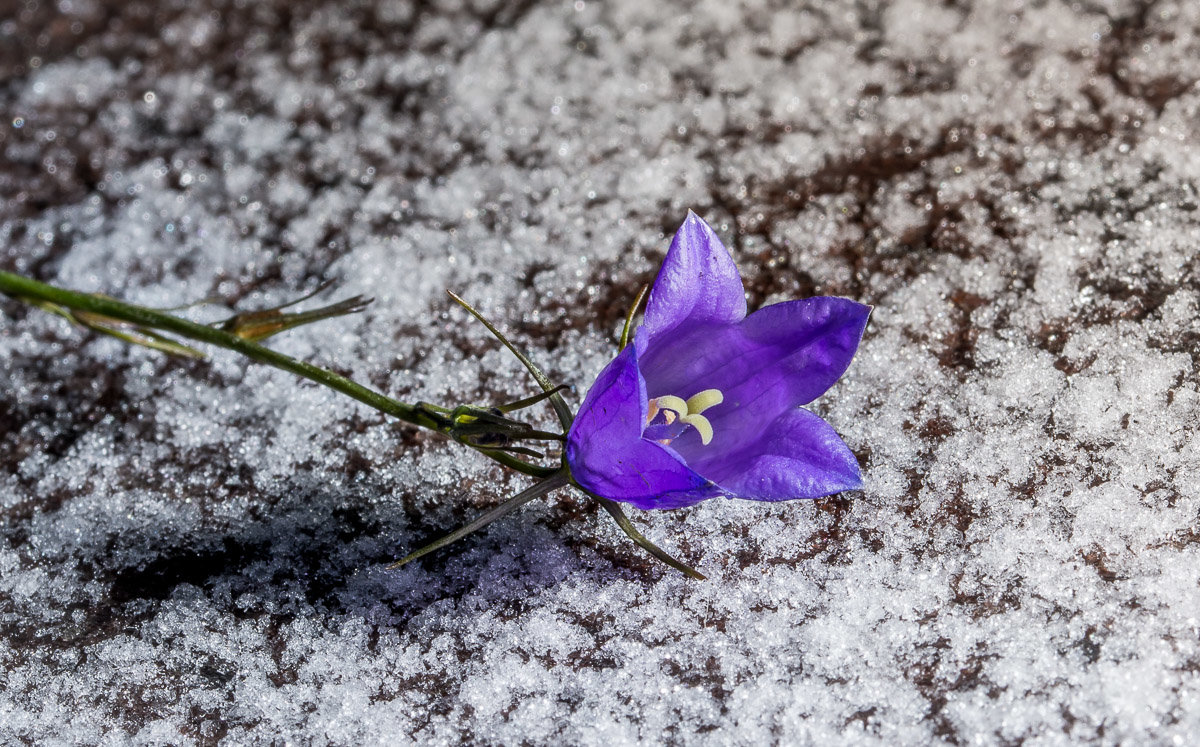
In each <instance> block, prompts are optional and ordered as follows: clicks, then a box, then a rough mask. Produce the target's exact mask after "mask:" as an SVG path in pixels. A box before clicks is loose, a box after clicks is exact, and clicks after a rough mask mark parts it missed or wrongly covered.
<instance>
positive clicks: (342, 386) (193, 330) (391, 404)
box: [0, 270, 555, 477]
mask: <svg viewBox="0 0 1200 747" xmlns="http://www.w3.org/2000/svg"><path fill="white" fill-rule="evenodd" d="M0 293H4V294H7V295H9V296H13V297H14V298H17V299H24V300H28V301H31V302H44V303H45V302H48V303H53V304H58V305H59V306H63V307H66V308H69V309H73V310H75V311H83V312H88V313H91V314H99V315H101V316H105V317H109V318H112V319H117V320H119V321H122V322H127V323H129V324H136V325H139V326H141V327H149V328H152V329H161V330H166V331H168V332H174V333H175V334H177V335H179V336H181V337H185V338H188V339H190V340H198V341H200V342H206V343H209V344H210V345H216V346H218V347H222V348H225V349H227V350H232V351H234V352H236V353H241V354H242V355H244V356H246V357H247V358H250V359H251V360H254V361H257V362H259V363H264V364H266V365H268V366H274V367H275V368H278V369H281V370H283V371H287V372H289V373H293V374H295V375H297V376H300V377H303V378H305V379H309V380H310V381H315V382H316V383H318V384H321V385H322V386H326V387H329V388H330V389H333V390H334V391H337V392H341V393H342V394H345V395H346V396H348V397H352V398H354V399H356V400H358V401H359V402H362V403H363V404H365V405H368V406H370V407H373V408H374V409H376V410H378V411H380V412H382V413H386V414H388V415H391V416H392V417H394V418H398V419H399V420H403V421H404V422H406V423H411V424H413V425H416V426H420V427H422V428H430V429H433V430H439V428H438V423H437V421H436V420H435V419H433V418H432V417H430V415H429V414H428V413H426V412H422V410H421V409H420V408H418V407H415V406H413V405H409V404H406V403H404V402H400V401H398V400H395V399H392V398H391V397H388V396H386V395H383V394H380V393H379V392H376V391H374V390H372V389H368V388H367V387H365V386H362V385H361V384H356V383H355V382H353V381H351V380H350V379H347V378H346V377H345V376H340V375H338V374H336V373H334V372H333V371H328V370H326V369H324V368H321V367H319V366H314V365H312V364H311V363H305V362H304V361H299V360H296V359H295V358H292V357H290V356H287V355H284V354H283V353H278V352H276V351H274V350H271V349H270V348H266V347H263V346H262V345H259V344H257V343H254V342H250V341H249V340H245V339H243V338H241V337H238V336H237V335H235V334H231V333H229V332H226V331H224V330H220V329H216V328H213V327H209V326H207V325H204V324H199V323H197V322H192V321H189V320H187V319H183V318H181V317H177V316H172V315H171V314H167V313H164V312H162V311H159V310H156V309H150V308H147V307H145V306H137V305H134V304H129V303H124V302H122V301H118V300H116V299H115V298H108V297H105V296H100V295H94V294H90V293H78V292H75V291H69V290H66V289H64V288H57V287H55V286H53V285H47V284H46V283H41V282H38V281H37V280H33V279H32V278H27V277H24V276H22V275H16V274H13V273H11V272H5V271H3V270H0ZM487 456H488V457H490V458H492V459H494V460H496V461H497V462H500V463H501V464H503V465H504V466H506V467H510V468H512V469H515V470H518V471H520V472H524V473H525V474H528V475H533V476H535V477H546V476H547V475H551V474H554V473H555V470H553V469H550V468H546V467H539V466H537V465H533V464H529V463H527V462H524V461H522V460H520V459H517V458H516V457H513V456H511V455H508V454H503V453H494V452H489V453H487Z"/></svg>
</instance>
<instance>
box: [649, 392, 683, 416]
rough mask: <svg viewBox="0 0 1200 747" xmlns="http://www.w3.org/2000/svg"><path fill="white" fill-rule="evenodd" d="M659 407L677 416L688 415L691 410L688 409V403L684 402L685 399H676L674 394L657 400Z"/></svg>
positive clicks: (665, 395)
mask: <svg viewBox="0 0 1200 747" xmlns="http://www.w3.org/2000/svg"><path fill="white" fill-rule="evenodd" d="M657 401H658V406H659V407H661V408H662V409H664V410H672V411H674V412H675V414H676V415H687V414H688V413H689V412H691V410H689V409H688V405H687V402H684V401H683V397H676V396H675V395H674V394H664V395H663V396H661V397H658V398H657Z"/></svg>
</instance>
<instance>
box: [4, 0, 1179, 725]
mask: <svg viewBox="0 0 1200 747" xmlns="http://www.w3.org/2000/svg"><path fill="white" fill-rule="evenodd" d="M792 6H793V4H790V3H774V2H768V1H767V0H749V1H748V2H744V3H738V4H734V3H726V2H705V3H695V4H692V3H678V4H671V3H641V2H634V1H633V0H620V1H616V2H610V3H594V2H575V1H573V0H572V1H570V2H531V3H495V2H458V1H447V2H435V3H428V4H415V3H409V2H403V1H399V0H397V1H394V2H374V3H373V2H365V1H364V2H349V3H346V2H325V3H322V2H300V3H296V2H289V3H284V2H279V1H277V0H263V1H262V2H255V3H223V2H210V3H200V4H185V3H163V4H151V5H145V4H139V3H124V2H116V1H115V0H112V1H104V2H101V1H99V0H97V1H95V2H69V3H68V2H59V3H49V2H47V1H46V0H30V2H26V3H23V4H22V5H21V8H20V10H19V11H17V12H16V13H15V14H14V15H13V16H12V17H11V18H7V19H2V20H0V41H2V42H3V43H2V44H0V50H2V51H0V71H2V72H0V80H4V81H5V83H4V85H3V86H2V87H0V110H3V111H4V112H5V114H4V117H3V119H2V120H0V152H2V153H3V158H0V267H3V268H4V269H9V270H14V271H19V272H24V273H28V274H33V275H35V276H37V277H39V278H42V279H45V280H48V281H51V282H56V283H59V284H62V285H66V286H69V287H73V288H79V289H84V290H90V291H102V292H107V293H111V294H113V295H118V296H121V297H124V298H128V299H130V300H132V301H136V302H140V303H145V304H149V305H157V306H174V305H178V304H183V303H189V302H193V301H197V300H200V299H203V298H206V297H212V296H216V297H219V298H221V299H223V300H224V301H226V302H231V303H236V304H238V307H239V308H254V307H265V306H269V305H272V304H277V303H281V302H284V301H287V300H290V299H293V298H296V297H298V296H300V295H303V294H304V293H305V292H307V291H309V290H311V289H312V288H314V287H315V286H316V285H317V284H318V283H319V282H321V281H322V280H324V279H333V280H335V281H336V290H331V291H327V292H326V294H325V295H323V296H322V297H321V299H333V298H335V297H340V296H341V295H345V296H350V295H355V294H359V293H362V294H366V295H369V296H373V297H375V298H376V301H375V303H374V304H373V305H372V306H371V307H369V308H368V309H367V310H366V311H365V312H364V313H362V314H360V315H357V316H354V317H350V318H345V319H340V320H335V321H328V322H323V323H321V324H319V325H314V326H312V327H309V328H302V329H299V330H294V331H292V332H289V333H287V334H286V335H284V336H281V337H279V338H276V339H274V340H273V341H272V343H271V344H272V345H273V346H275V347H276V348H278V349H279V350H281V351H283V352H286V353H288V354H290V355H295V356H299V357H302V358H304V359H306V360H312V361H314V362H317V363H320V364H323V365H327V366H333V367H335V368H336V369H337V370H339V371H343V372H346V373H348V374H349V375H350V376H352V377H353V378H355V379H356V380H359V381H362V382H364V383H367V384H370V385H371V386H374V387H377V388H380V389H382V390H384V391H386V392H387V393H389V394H391V395H393V396H396V397H398V398H400V399H403V400H406V401H413V402H415V401H421V400H427V401H432V402H440V403H446V404H457V403H466V402H472V403H496V402H502V401H507V400H512V399H516V398H519V397H523V396H527V395H528V394H530V393H532V391H533V384H532V382H530V381H529V380H528V377H527V376H526V375H525V374H524V373H523V372H522V369H521V368H520V366H519V365H518V364H517V363H516V361H514V360H512V358H511V357H510V356H509V355H508V354H507V353H505V352H504V351H503V350H502V349H500V348H499V346H498V345H497V344H496V343H495V342H494V341H493V340H491V339H490V337H489V336H488V334H487V333H486V331H485V330H483V329H482V328H481V327H480V326H479V325H477V324H474V323H473V322H472V321H471V320H470V319H469V317H468V316H467V315H466V314H465V313H463V312H462V311H461V310H459V309H458V308H457V307H455V306H454V305H453V303H452V302H451V301H450V300H449V299H448V298H447V297H446V296H445V295H444V290H445V289H452V290H455V291H456V292H458V293H460V294H461V295H463V296H464V297H465V298H467V299H468V300H470V301H471V302H472V303H474V304H476V305H477V307H478V308H480V309H481V310H482V311H483V312H484V313H486V314H488V315H489V316H490V317H491V318H492V319H494V320H495V321H497V322H498V323H500V324H501V325H502V326H503V327H505V328H506V329H507V330H509V331H510V332H511V333H512V335H513V337H514V339H515V340H516V341H517V342H518V343H519V344H521V345H522V346H524V347H525V348H526V349H527V350H529V351H530V353H531V354H532V355H533V357H534V358H535V359H536V360H538V361H539V362H541V363H542V364H544V366H545V367H546V369H547V370H548V372H549V373H550V375H551V376H552V377H553V378H554V379H555V380H558V381H562V382H563V383H566V384H569V385H571V386H572V387H573V388H574V390H573V393H572V397H571V398H572V400H573V401H574V402H578V401H579V400H580V396H581V395H582V394H583V392H584V391H586V387H587V386H588V384H589V383H590V382H591V380H592V378H593V377H594V376H595V375H596V373H598V372H599V370H600V368H601V367H602V366H603V365H604V363H605V362H606V361H607V360H609V359H610V358H611V356H612V354H613V352H614V345H615V339H616V336H617V335H618V333H619V330H620V325H621V321H622V319H623V315H624V313H625V310H626V308H627V307H628V304H629V303H630V302H631V301H632V299H633V297H634V296H635V294H636V293H637V290H638V288H639V287H640V286H641V285H642V284H644V283H646V282H648V281H649V280H650V279H651V278H652V277H653V274H654V271H655V269H656V268H657V265H658V263H659V261H660V260H661V258H662V255H663V253H664V252H665V249H666V245H667V242H668V240H669V235H670V233H671V232H672V231H673V230H674V228H675V227H676V226H677V225H678V224H679V223H680V222H681V221H682V220H683V217H684V216H685V215H686V211H687V210H688V209H694V210H696V211H697V212H698V213H699V214H700V215H701V216H703V217H704V218H706V219H707V220H708V221H710V222H711V223H712V224H713V225H714V227H716V229H717V231H718V233H719V234H720V235H722V237H724V238H725V239H726V243H727V244H728V245H729V246H730V248H731V250H732V251H733V253H734V256H735V259H736V260H737V262H738V264H739V267H740V268H741V270H742V272H743V276H744V278H745V280H746V284H747V292H748V300H749V302H750V304H751V306H752V307H753V306H758V305H761V304H764V303H772V302H776V301H780V300H783V299H787V298H792V297H798V296H804V295H815V294H832V295H844V296H848V297H851V298H854V299H856V300H859V301H862V302H864V303H870V304H872V305H874V306H875V311H874V313H873V315H872V319H871V324H870V326H869V328H868V331H867V334H866V337H865V339H864V342H863V347H862V349H861V351H860V354H859V356H858V357H857V359H856V360H855V363H854V365H853V366H852V367H851V369H850V371H849V372H848V374H847V376H846V377H845V378H844V379H843V380H842V381H841V382H840V383H839V384H838V385H837V386H836V387H835V388H834V389H833V390H831V391H830V392H829V394H828V395H826V396H825V397H823V398H822V399H820V400H818V401H817V402H816V403H815V404H814V405H813V407H814V409H815V410H816V411H817V412H819V413H820V414H821V415H822V416H823V417H825V418H826V419H828V420H829V421H830V422H831V423H832V424H833V425H834V426H835V428H837V429H838V431H839V432H840V433H842V434H843V435H844V436H845V438H846V440H847V442H848V443H849V444H850V445H851V447H852V448H853V449H854V450H855V451H856V453H857V454H858V455H859V457H860V460H861V462H862V465H863V468H864V474H865V476H866V488H865V489H864V490H863V491H862V492H860V493H854V494H849V495H844V496H840V497H834V498H828V499H823V500H819V501H810V502H792V503H783V504H776V505H765V504H756V503H751V502H736V501H723V500H722V501H710V502H708V503H706V504H702V505H700V506H697V507H695V508H692V509H687V510H682V511H674V512H664V513H643V512H631V513H633V520H634V521H635V522H636V523H637V524H638V525H639V526H640V527H641V528H642V529H643V530H644V531H645V532H646V534H647V535H648V536H650V537H652V538H653V539H655V540H656V541H658V542H659V543H660V544H662V545H663V546H664V547H665V548H666V549H668V550H669V551H670V552H672V553H675V554H677V555H679V556H681V557H683V558H685V559H687V560H688V561H690V562H692V563H694V564H695V565H696V566H697V567H699V568H700V569H701V570H702V571H703V572H704V573H706V574H707V575H708V576H709V580H708V581H706V582H694V581H690V580H688V579H686V578H684V577H682V576H681V575H679V574H677V573H675V572H674V571H671V570H670V569H668V568H665V567H662V566H660V565H658V564H656V563H654V562H653V561H652V560H650V559H648V558H646V557H645V556H644V554H643V553H641V552H640V551H639V550H638V549H637V548H635V547H632V546H631V545H630V544H629V543H628V541H627V540H626V539H625V538H624V536H623V535H622V534H621V533H620V531H619V530H618V529H617V528H616V527H615V526H613V525H612V524H611V522H609V520H608V518H607V516H606V515H604V514H603V513H602V512H597V511H596V510H595V507H594V506H591V505H590V504H589V503H588V501H587V500H586V499H585V498H583V497H582V496H579V495H572V494H569V493H567V492H566V491H563V492H562V493H560V494H556V495H555V496H553V497H552V498H551V499H550V500H543V501H539V502H536V503H533V504H531V505H529V506H527V507H526V508H525V509H523V510H521V511H520V512H518V513H516V514H514V515H511V516H509V517H507V518H505V519H504V520H502V521H500V522H498V523H496V524H494V525H492V526H491V527H489V528H488V529H487V530H486V531H484V532H481V533H479V534H477V535H475V536H473V537H471V538H469V539H467V540H465V541H463V542H461V543H459V544H458V545H456V546H454V547H452V548H450V549H447V550H444V551H441V552H439V553H436V554H434V555H432V556H430V557H429V558H427V559H425V560H422V561H421V562H419V563H415V564H413V565H411V566H408V567H405V568H403V569H400V570H396V571H390V570H387V569H386V568H385V566H386V564H387V563H388V562H390V561H391V560H392V559H394V558H396V557H398V556H399V555H401V554H403V553H404V552H405V551H406V550H409V549H411V548H413V547H415V546H417V545H418V544H420V543H422V542H424V541H426V540H428V539H430V538H432V537H434V536H436V535H438V534H440V533H442V532H445V531H447V530H449V529H451V528H453V527H455V526H457V525H459V524H461V523H462V522H464V521H466V520H468V519H469V518H471V517H473V516H474V515H476V514H477V513H478V512H480V511H481V510H483V509H484V508H486V507H489V506H491V505H494V504H495V503H496V502H498V501H500V500H502V499H503V498H504V497H507V496H509V495H512V494H513V493H515V492H516V491H518V490H520V489H521V488H523V487H524V486H525V485H527V484H528V482H527V481H526V480H525V479H522V478H519V477H516V476H513V475H508V474H505V473H504V472H503V471H501V470H500V469H498V468H497V467H495V466H493V465H491V463H489V462H487V461H486V460H484V459H482V458H480V457H478V456H477V455H473V454H471V453H468V452H467V451H466V450H464V449H463V448H461V447H459V446H457V445H454V444H451V443H449V442H447V441H446V440H444V439H442V438H440V437H438V436H435V435H432V434H427V433H421V432H417V431H415V430H413V429H412V428H410V427H407V426H404V425H403V424H398V423H394V422H391V421H389V420H388V419H386V418H385V417H383V416H382V415H380V414H378V413H375V412H374V411H372V410H370V409H368V408H366V407H364V406H361V405H359V404H357V403H355V402H353V401H351V400H348V399H346V398H344V397H342V396H340V395H337V394H335V393H333V392H329V391H327V390H324V389H321V388H319V387H316V386H315V385H312V384H310V383H308V382H304V381H300V380H297V379H295V378H294V377H291V376H289V375H287V374H284V373H282V372H280V371H276V370H274V369H268V368H263V367H256V366H252V365H249V364H247V363H245V362H244V361H243V360H241V359H239V358H237V357H236V356H234V355H232V354H228V353H224V352H220V351H217V352H214V353H213V355H212V357H211V358H210V359H209V360H208V361H205V362H200V363H193V362H184V361H177V360H168V359H165V358H164V357H163V356H161V355H160V354H158V353H155V352H152V351H147V350H141V349H131V348H129V347H128V346H125V345H124V344H123V343H120V342H118V341H116V340H112V339H107V338H100V337H97V336H95V335H91V334H86V333H84V332H82V331H78V330H73V329H70V328H69V327H67V326H66V324H65V322H64V321H63V320H61V319H58V318H56V317H50V316H48V315H45V314H42V313H40V312H35V311H30V310H26V309H25V308H24V307H22V306H20V305H19V304H16V303H15V302H11V301H7V300H5V301H3V302H0V371H2V372H3V377H2V381H3V384H4V395H3V396H2V397H0V515H2V517H3V518H2V520H0V537H2V541H0V665H2V667H3V672H4V679H3V682H4V685H3V687H2V688H0V691H2V692H0V742H4V743H8V742H17V741H32V742H39V743H48V742H52V741H54V740H58V741H59V742H60V743H85V744H93V743H94V744H123V743H138V744H164V743H215V742H219V741H222V740H224V741H227V742H229V743H259V742H267V741H271V740H286V741H291V742H299V743H306V742H317V743H337V744H355V743H367V744H374V743H394V742H397V741H400V742H418V743H431V744H451V743H459V742H462V741H464V740H469V741H472V742H478V743H498V744H511V743H524V742H530V743H537V744H558V743H583V744H598V743H610V744H627V743H637V742H659V741H663V742H671V743H688V744H692V743H697V744H701V743H703V744H706V743H718V744H726V743H730V744H764V743H785V744H812V743H836V744H843V743H844V744H897V743H906V744H928V743H964V742H979V743H985V744H988V743H1008V742H1017V741H1026V740H1028V741H1030V742H1033V743H1038V744H1075V743H1080V742H1084V743H1099V744H1107V743H1139V744H1142V743H1155V744H1171V743H1178V744H1190V743H1194V742H1195V741H1196V739H1197V736H1198V735H1200V675H1198V674H1197V673H1198V672H1200V530H1198V529H1197V527H1200V477H1198V475H1200V439H1197V438H1196V431H1197V428H1196V425H1195V424H1196V423H1197V422H1198V416H1200V392H1198V389H1197V387H1198V384H1200V380H1198V372H1197V365H1198V360H1197V357H1196V351H1197V345H1200V328H1198V327H1197V309H1198V305H1200V252H1197V250H1196V248H1195V247H1196V246H1197V245H1198V244H1200V218H1198V217H1197V216H1198V215H1200V213H1197V210H1196V206H1197V199H1198V198H1197V194H1196V191H1197V189H1196V184H1197V178H1198V176H1200V147H1198V146H1200V138H1198V136H1197V133H1196V128H1195V127H1194V123H1195V120H1196V115H1197V112H1198V111H1200V87H1198V86H1197V81H1198V80H1200V67H1198V63H1197V60H1200V30H1198V26H1197V24H1196V17H1195V16H1196V12H1197V11H1196V9H1195V8H1194V7H1192V5H1190V4H1187V3H1169V2H1159V3H1148V4H1141V3H1124V2H1113V3H1092V4H1076V5H1070V4H1065V3H1060V2H1047V3H1039V4H1021V3H1017V4H1012V3H987V2H977V3H954V4H945V5H935V4H931V3H920V2H904V3H899V2H898V3H879V4H877V3H851V2H843V3H812V4H803V7H792ZM314 303H316V301H314ZM186 313H188V314H191V315H193V316H194V317H195V318H198V319H214V318H218V317H219V314H220V313H221V310H220V309H212V308H203V307H201V308H196V309H193V310H190V311H188V312H186ZM539 417H541V418H543V420H542V421H541V422H542V423H543V424H549V421H548V419H546V415H545V414H542V415H539Z"/></svg>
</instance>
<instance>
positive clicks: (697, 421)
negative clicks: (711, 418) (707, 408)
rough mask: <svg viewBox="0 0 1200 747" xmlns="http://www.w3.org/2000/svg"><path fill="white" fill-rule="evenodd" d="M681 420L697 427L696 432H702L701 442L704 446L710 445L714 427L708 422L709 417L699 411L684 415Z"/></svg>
mask: <svg viewBox="0 0 1200 747" xmlns="http://www.w3.org/2000/svg"><path fill="white" fill-rule="evenodd" d="M680 420H681V421H683V422H684V423H687V424H688V425H690V426H692V427H693V428H695V429H696V432H697V433H699V434H700V443H701V444H703V445H704V446H708V443H709V442H710V441H712V439H713V429H712V424H711V423H709V422H708V418H706V417H704V416H703V415H701V414H699V413H692V414H691V415H684V416H683V417H681V418H680Z"/></svg>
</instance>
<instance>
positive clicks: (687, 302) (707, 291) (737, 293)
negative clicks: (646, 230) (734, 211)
mask: <svg viewBox="0 0 1200 747" xmlns="http://www.w3.org/2000/svg"><path fill="white" fill-rule="evenodd" d="M745 316H746V296H745V292H744V291H743V290H742V278H741V275H739V274H738V269H737V265H736V264H734V262H733V257H730V256H729V250H727V249H726V248H725V245H724V244H722V243H721V240H720V239H719V238H717V235H716V234H715V233H714V232H713V230H712V228H710V227H709V225H708V224H707V223H705V222H704V221H703V220H702V219H701V218H700V216H698V215H696V214H695V213H693V212H692V211H690V210H689V211H688V215H687V218H686V219H685V220H684V221H683V225H682V226H680V227H679V230H678V231H676V232H675V238H674V239H673V240H672V241H671V248H670V249H669V250H668V251H667V256H666V259H664V260H663V265H662V269H661V270H659V271H658V277H657V278H656V279H655V280H654V286H653V287H652V288H651V289H650V300H649V301H647V302H646V317H645V320H644V321H643V322H642V327H643V329H645V330H646V332H647V334H649V336H650V337H651V338H657V337H659V336H660V335H663V334H664V333H667V332H670V331H671V330H673V329H675V328H676V327H678V326H679V325H680V324H681V323H683V322H684V321H687V322H690V323H692V324H709V323H716V324H731V323H733V322H737V321H740V320H741V319H742V318H743V317H745Z"/></svg>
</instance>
